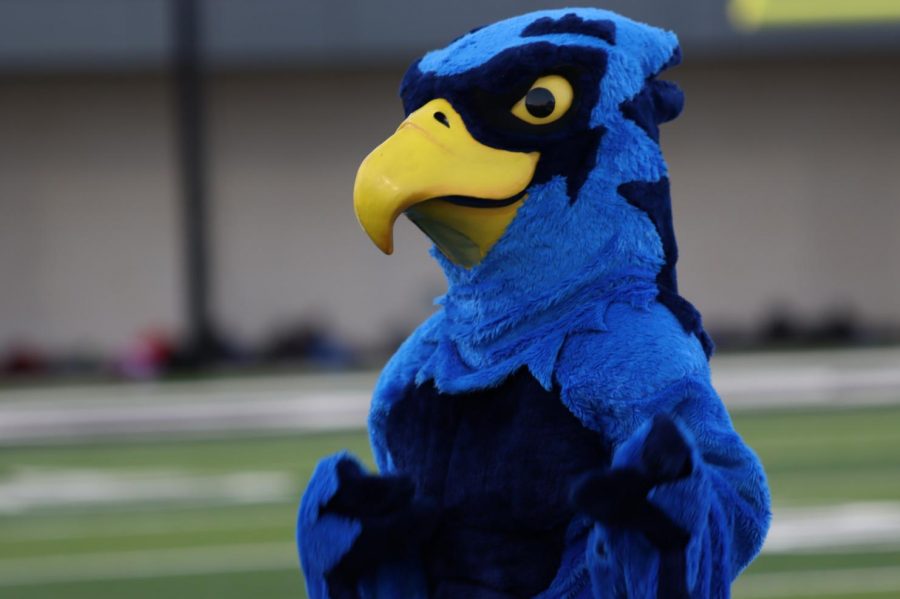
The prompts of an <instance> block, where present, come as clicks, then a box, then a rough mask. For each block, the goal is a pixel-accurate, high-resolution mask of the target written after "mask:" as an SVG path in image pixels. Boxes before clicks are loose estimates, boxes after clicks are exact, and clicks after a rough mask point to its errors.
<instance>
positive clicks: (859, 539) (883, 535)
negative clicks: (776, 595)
mask: <svg viewBox="0 0 900 599" xmlns="http://www.w3.org/2000/svg"><path fill="white" fill-rule="evenodd" d="M873 546H884V547H887V546H891V547H898V546H900V503H891V502H879V503H875V502H872V503H863V502H860V503H847V504H842V505H833V506H821V507H807V508H800V507H795V508H776V509H775V511H774V517H773V519H772V529H771V530H770V531H769V536H768V538H767V539H766V546H765V549H764V550H765V551H766V552H768V553H798V552H811V551H829V550H831V551H838V550H843V549H846V548H853V547H859V548H865V547H869V548H871V547H873Z"/></svg>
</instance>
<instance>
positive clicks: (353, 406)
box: [0, 349, 900, 445]
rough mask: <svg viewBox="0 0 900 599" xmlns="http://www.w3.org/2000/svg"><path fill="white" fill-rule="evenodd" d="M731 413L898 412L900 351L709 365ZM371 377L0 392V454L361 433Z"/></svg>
mask: <svg viewBox="0 0 900 599" xmlns="http://www.w3.org/2000/svg"><path fill="white" fill-rule="evenodd" d="M712 366H713V382H714V384H715V386H716V388H717V390H718V392H719V394H720V395H721V397H722V398H723V400H724V401H725V404H726V405H727V406H728V407H729V408H731V409H740V410H744V409H757V408H794V407H815V406H833V407H858V406H865V405H869V406H871V405H891V404H897V403H900V350H898V349H879V350H854V351H821V352H805V353H783V354H753V355H740V356H738V355H732V356H724V357H720V358H716V359H714V360H713V365H712ZM375 378H376V373H358V374H338V375H304V376H273V377H260V378H251V379H221V380H214V381H196V382H190V383H162V384H159V383H150V384H134V385H129V384H121V385H94V386H81V387H77V386H76V387H65V388H50V389H24V390H7V391H0V445H4V444H5V445H16V444H23V443H33V442H36V443H52V442H63V443H69V442H73V441H78V440H96V439H104V438H110V439H135V438H141V437H144V438H147V437H150V438H156V437H166V436H191V437H196V436H210V435H213V436H214V435H221V434H225V433H229V434H234V433H240V432H247V433H254V432H294V431H324V430H336V429H354V428H362V427H364V426H365V424H366V416H367V413H368V409H369V401H370V397H371V390H372V387H373V385H374V381H375Z"/></svg>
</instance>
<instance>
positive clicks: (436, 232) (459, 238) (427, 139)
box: [353, 98, 540, 268]
mask: <svg viewBox="0 0 900 599" xmlns="http://www.w3.org/2000/svg"><path fill="white" fill-rule="evenodd" d="M539 157H540V155H539V153H537V152H529V153H525V152H509V151H506V150H498V149H496V148H491V147H489V146H486V145H484V144H482V143H480V142H478V141H476V140H475V138H474V137H472V135H471V134H470V133H469V131H468V130H467V129H466V126H465V124H464V123H463V120H462V117H460V115H459V113H457V112H456V110H454V109H453V106H451V105H450V103H449V102H448V101H447V100H444V99H440V98H439V99H436V100H432V101H431V102H428V103H427V104H426V105H425V106H423V107H422V108H420V109H419V110H417V111H415V112H414V113H412V114H411V115H409V117H408V118H407V119H406V120H405V121H403V123H401V125H400V127H399V128H398V129H397V131H396V132H395V133H394V134H393V135H392V136H391V137H389V138H388V139H387V140H386V141H385V142H384V143H382V144H381V145H380V146H378V147H377V148H375V149H374V150H373V151H372V153H371V154H369V155H368V156H367V157H366V159H365V160H363V162H362V164H361V165H360V167H359V172H358V173H357V174H356V183H355V185H354V188H353V207H354V209H355V211H356V217H357V219H359V223H360V224H361V225H362V228H363V230H365V231H366V233H368V235H369V237H371V239H372V241H373V242H375V245H376V246H378V247H379V248H380V249H381V250H382V251H383V252H384V253H386V254H390V253H391V252H392V251H393V227H394V221H396V220H397V218H398V217H399V216H400V215H401V214H403V213H406V214H407V216H408V217H409V218H410V220H412V221H413V222H414V223H415V224H416V225H417V226H418V227H419V228H420V229H422V231H423V232H425V234H426V235H428V236H429V237H431V238H432V240H433V241H434V242H435V244H436V245H437V246H438V248H440V250H441V251H442V252H444V254H446V255H447V257H448V258H450V259H451V260H453V261H454V262H456V263H457V264H461V265H462V266H465V267H467V268H468V267H471V266H474V265H475V264H477V263H478V262H479V261H481V259H482V258H483V257H484V256H485V255H486V254H487V252H488V251H489V250H490V248H491V247H492V246H493V245H494V243H496V241H497V240H498V239H499V238H500V236H501V235H503V232H504V231H505V230H506V227H507V226H508V225H509V223H510V222H511V221H512V219H513V218H514V217H515V214H516V211H517V210H518V208H519V206H521V204H522V202H523V201H524V191H525V189H526V188H527V187H528V184H529V183H530V182H531V179H532V177H533V176H534V170H535V168H536V167H537V162H538V158H539Z"/></svg>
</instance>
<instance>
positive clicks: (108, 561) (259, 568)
mask: <svg viewBox="0 0 900 599" xmlns="http://www.w3.org/2000/svg"><path fill="white" fill-rule="evenodd" d="M299 567H300V562H299V559H298V558H297V553H296V550H295V548H294V546H293V545H292V544H290V543H242V544H235V545H220V546H214V547H191V548H187V549H185V548H179V549H151V550H141V551H116V552H109V553H84V554H77V555H52V556H45V557H28V558H15V559H4V560H0V587H13V586H25V585H35V584H48V583H55V582H60V583H61V582H77V581H96V580H123V579H133V578H168V577H176V576H192V575H200V574H223V573H230V572H265V571H282V570H297V571H298V576H299Z"/></svg>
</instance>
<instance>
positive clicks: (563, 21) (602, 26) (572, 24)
mask: <svg viewBox="0 0 900 599" xmlns="http://www.w3.org/2000/svg"><path fill="white" fill-rule="evenodd" d="M554 33H557V34H558V33H576V34H581V35H589V36H591V37H596V38H598V39H601V40H603V41H604V42H606V43H607V44H609V45H611V46H612V45H614V44H615V43H616V25H615V23H613V22H612V21H607V20H605V19H596V20H591V19H588V20H585V19H582V18H581V17H579V16H578V15H576V14H575V13H573V12H570V13H569V14H567V15H563V16H562V17H561V18H559V19H552V18H550V17H542V18H540V19H538V20H537V21H535V22H534V23H532V24H531V25H529V26H528V27H526V28H525V29H524V30H522V37H536V36H539V35H552V34H554Z"/></svg>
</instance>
